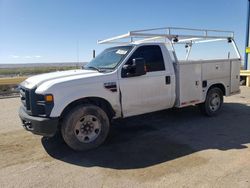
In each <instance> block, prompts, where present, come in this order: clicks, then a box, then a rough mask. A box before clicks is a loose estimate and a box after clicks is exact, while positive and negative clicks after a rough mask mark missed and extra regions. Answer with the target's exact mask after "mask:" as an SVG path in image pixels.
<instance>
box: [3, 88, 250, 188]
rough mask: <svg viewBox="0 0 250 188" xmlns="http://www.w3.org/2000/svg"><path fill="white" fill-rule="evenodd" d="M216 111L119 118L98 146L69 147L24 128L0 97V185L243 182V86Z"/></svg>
mask: <svg viewBox="0 0 250 188" xmlns="http://www.w3.org/2000/svg"><path fill="white" fill-rule="evenodd" d="M241 90H242V92H241V94H239V95H235V96H232V97H228V98H225V104H224V107H223V110H222V112H221V114H220V115H219V116H217V117H212V118H208V117H204V116H202V115H200V114H199V111H198V110H197V108H195V107H189V108H185V109H174V110H165V111H161V112H156V113H151V114H147V115H142V116H137V117H133V118H128V119H126V120H120V121H117V122H115V123H114V124H113V127H112V130H111V133H110V136H109V138H108V140H107V141H106V142H105V144H104V145H103V146H101V147H99V148H97V149H95V150H92V151H89V152H74V151H72V150H70V149H69V148H68V147H67V146H66V145H65V144H64V143H63V142H62V141H61V140H60V139H59V138H52V139H46V138H42V137H40V136H36V135H33V134H31V133H29V132H27V131H25V130H24V129H23V128H22V127H21V124H20V120H19V119H18V115H17V111H18V107H19V105H20V102H19V99H18V98H11V99H0V106H1V109H0V120H1V122H0V187H80V186H81V187H94V188H98V187H109V188H110V187H152V186H154V187H227V188H229V187H233V188H235V187H250V160H249V159H250V149H249V146H250V88H246V87H242V88H241Z"/></svg>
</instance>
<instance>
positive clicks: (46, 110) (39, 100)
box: [20, 87, 53, 117]
mask: <svg viewBox="0 0 250 188" xmlns="http://www.w3.org/2000/svg"><path fill="white" fill-rule="evenodd" d="M35 90H36V88H34V89H27V88H23V87H21V88H20V97H21V102H22V104H23V107H24V110H25V111H26V112H27V113H28V114H29V115H32V116H42V117H45V116H49V114H50V112H51V110H52V108H53V104H46V103H45V101H44V96H43V95H39V94H36V93H35Z"/></svg>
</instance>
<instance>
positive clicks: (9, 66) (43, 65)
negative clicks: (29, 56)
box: [0, 62, 87, 69]
mask: <svg viewBox="0 0 250 188" xmlns="http://www.w3.org/2000/svg"><path fill="white" fill-rule="evenodd" d="M85 64H87V62H79V63H76V62H68V63H59V62H58V63H26V64H0V69H4V68H5V69H6V68H23V67H72V66H83V65H85Z"/></svg>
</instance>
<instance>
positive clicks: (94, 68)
mask: <svg viewBox="0 0 250 188" xmlns="http://www.w3.org/2000/svg"><path fill="white" fill-rule="evenodd" d="M84 68H85V67H84ZM86 68H89V69H93V70H97V71H98V72H101V70H100V69H98V68H97V67H92V66H90V67H86Z"/></svg>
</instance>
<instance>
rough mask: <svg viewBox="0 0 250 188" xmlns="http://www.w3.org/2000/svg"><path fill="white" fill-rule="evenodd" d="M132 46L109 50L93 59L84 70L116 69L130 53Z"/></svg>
mask: <svg viewBox="0 0 250 188" xmlns="http://www.w3.org/2000/svg"><path fill="white" fill-rule="evenodd" d="M131 49H132V46H118V47H113V48H108V49H106V50H104V51H103V52H102V53H100V54H99V55H98V56H97V57H96V58H94V59H92V60H91V61H90V62H89V63H88V64H87V65H85V66H84V68H91V69H96V70H101V69H114V68H115V67H116V66H117V65H118V64H119V63H120V62H121V61H122V60H123V59H124V58H125V57H126V55H127V54H128V53H129V51H130V50H131Z"/></svg>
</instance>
